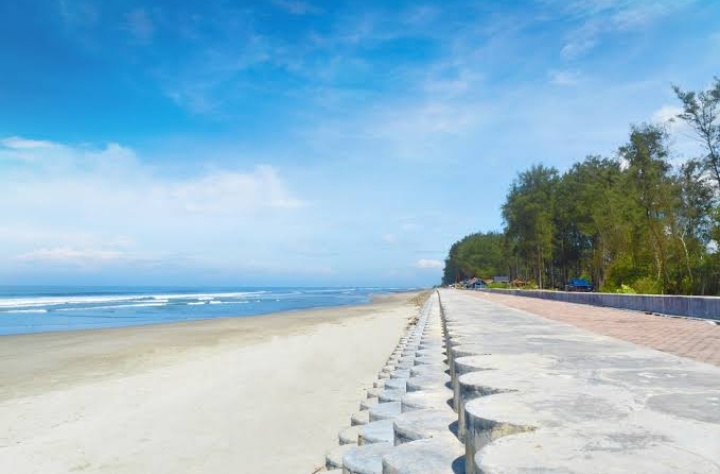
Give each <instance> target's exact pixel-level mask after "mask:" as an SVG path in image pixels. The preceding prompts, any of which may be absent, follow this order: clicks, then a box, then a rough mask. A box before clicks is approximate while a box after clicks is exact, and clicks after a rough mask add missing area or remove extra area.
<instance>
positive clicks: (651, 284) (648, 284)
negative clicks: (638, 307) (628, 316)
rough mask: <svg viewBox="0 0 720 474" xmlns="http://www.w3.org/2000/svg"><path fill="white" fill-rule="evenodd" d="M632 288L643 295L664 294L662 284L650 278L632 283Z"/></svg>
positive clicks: (643, 278) (639, 279) (645, 277)
mask: <svg viewBox="0 0 720 474" xmlns="http://www.w3.org/2000/svg"><path fill="white" fill-rule="evenodd" d="M632 288H633V289H634V290H635V292H636V293H640V294H641V295H659V294H661V293H662V284H661V283H660V282H659V281H657V280H655V279H653V278H652V277H649V276H644V277H640V278H638V279H637V280H635V281H634V282H633V283H632Z"/></svg>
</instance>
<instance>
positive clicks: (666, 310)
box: [480, 289, 720, 320]
mask: <svg viewBox="0 0 720 474" xmlns="http://www.w3.org/2000/svg"><path fill="white" fill-rule="evenodd" d="M480 291H487V292H492V293H499V294H505V295H515V296H527V297H530V298H540V299H546V300H553V301H562V302H565V303H578V304H589V305H593V306H605V307H608V308H618V309H630V310H635V311H646V312H652V313H659V314H669V315H673V316H689V317H692V318H700V319H713V320H720V297H716V296H674V295H627V294H620V293H571V292H567V291H546V290H502V289H484V290H480Z"/></svg>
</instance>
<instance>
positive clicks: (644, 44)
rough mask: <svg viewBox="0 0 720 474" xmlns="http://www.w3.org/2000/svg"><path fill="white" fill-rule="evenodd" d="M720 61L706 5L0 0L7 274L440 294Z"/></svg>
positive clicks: (0, 241) (25, 280)
mask: <svg viewBox="0 0 720 474" xmlns="http://www.w3.org/2000/svg"><path fill="white" fill-rule="evenodd" d="M718 74H720V3H719V2H714V1H709V0H708V1H700V0H696V1H692V0H665V1H662V2H658V1H639V0H576V1H563V0H534V1H530V0H528V1H513V2H510V1H508V2H501V1H497V2H487V1H479V0H477V1H442V2H440V1H430V2H426V3H423V2H418V1H399V0H396V1H382V2H381V1H375V2H374V1H365V2H342V1H333V2H320V1H299V0H268V1H244V2H243V1H234V2H231V1H222V0H208V1H204V2H190V1H178V0H175V1H169V0H166V1H146V2H133V1H116V2H102V1H99V0H52V1H50V0H47V1H45V0H33V1H28V2H3V3H2V4H1V5H0V178H1V179H2V186H1V187H0V213H1V214H2V220H0V283H4V284H32V283H38V284H59V283H60V284H168V285H177V284H187V285H218V284H223V285H268V284H274V285H297V284H304V285H328V284H330V285H347V284H355V285H391V286H405V285H410V286H415V285H431V284H435V283H437V282H438V281H439V278H440V273H441V269H442V259H443V258H444V257H445V255H446V253H447V250H448V248H449V246H450V245H451V244H452V243H453V242H454V241H455V240H457V239H458V238H459V237H461V236H463V235H466V234H468V233H470V232H473V231H477V230H491V229H500V228H501V227H502V221H501V218H500V211H499V208H500V206H501V204H502V202H503V199H504V196H505V193H506V191H507V189H508V186H509V184H510V182H511V181H512V179H513V178H514V176H515V175H516V174H517V173H518V172H519V171H520V170H522V169H524V168H526V167H528V166H530V165H531V164H533V163H537V162H543V163H546V164H548V165H554V166H556V167H558V168H560V169H561V170H563V169H566V168H567V167H568V166H569V165H570V164H571V163H572V162H573V161H576V160H579V159H582V158H583V157H584V156H585V155H588V154H603V155H610V154H612V153H613V152H614V150H615V149H616V148H617V147H618V146H619V145H620V144H622V143H623V141H624V140H625V138H626V136H627V133H628V130H629V126H630V124H631V123H639V122H643V121H647V122H650V121H663V120H665V119H667V118H668V117H671V116H672V115H673V113H675V112H676V109H677V101H676V100H675V99H674V97H673V94H672V91H671V85H672V84H679V85H681V86H683V87H684V88H688V89H700V88H703V87H706V86H707V85H709V83H710V81H711V80H712V77H713V76H714V75H718ZM672 128H673V130H674V132H675V133H674V138H673V140H674V144H675V149H676V150H677V152H676V153H677V155H676V157H675V158H676V159H677V160H682V159H683V158H684V157H686V156H688V155H690V154H692V153H693V148H692V146H691V145H690V141H689V139H688V138H687V133H686V132H687V130H685V131H684V130H683V129H682V127H679V126H678V125H673V126H672Z"/></svg>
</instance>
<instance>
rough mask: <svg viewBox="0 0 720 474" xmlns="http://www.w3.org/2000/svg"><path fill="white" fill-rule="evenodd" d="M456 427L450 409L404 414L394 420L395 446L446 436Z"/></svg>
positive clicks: (453, 414) (455, 419)
mask: <svg viewBox="0 0 720 474" xmlns="http://www.w3.org/2000/svg"><path fill="white" fill-rule="evenodd" d="M456 425H457V416H456V415H455V412H453V411H452V410H451V409H450V408H446V409H433V410H418V411H410V412H406V413H403V414H402V415H400V416H398V417H397V418H395V421H394V426H395V444H396V445H400V444H404V443H409V442H411V441H417V440H419V439H429V438H434V437H437V436H447V435H448V434H449V433H453V430H454V429H455V426H456Z"/></svg>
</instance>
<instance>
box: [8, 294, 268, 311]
mask: <svg viewBox="0 0 720 474" xmlns="http://www.w3.org/2000/svg"><path fill="white" fill-rule="evenodd" d="M266 293H269V291H266V290H258V291H228V292H212V293H158V294H147V295H144V294H133V295H97V296H36V297H25V298H0V310H4V309H11V308H12V309H41V308H46V307H54V306H63V305H96V304H112V303H122V302H128V303H130V302H133V303H145V302H148V303H168V302H171V301H177V300H193V299H194V300H198V301H211V300H213V299H216V298H247V297H258V296H260V295H263V294H266ZM96 308H97V307H96ZM77 309H80V308H77Z"/></svg>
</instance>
